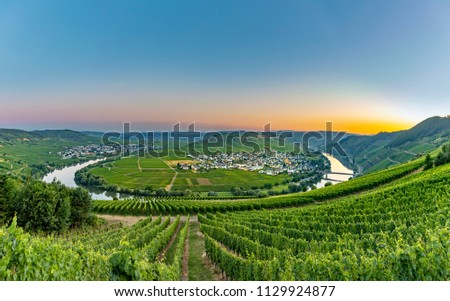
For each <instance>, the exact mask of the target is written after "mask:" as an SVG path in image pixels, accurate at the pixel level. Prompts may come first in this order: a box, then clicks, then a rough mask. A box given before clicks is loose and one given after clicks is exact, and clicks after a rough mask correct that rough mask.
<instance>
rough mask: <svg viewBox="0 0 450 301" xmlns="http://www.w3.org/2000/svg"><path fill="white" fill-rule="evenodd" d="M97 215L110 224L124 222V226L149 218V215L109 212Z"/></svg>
mask: <svg viewBox="0 0 450 301" xmlns="http://www.w3.org/2000/svg"><path fill="white" fill-rule="evenodd" d="M97 216H98V217H100V218H103V219H104V220H105V221H106V223H107V224H108V225H111V224H118V223H122V225H124V226H133V225H134V224H136V223H137V222H138V221H140V220H143V219H146V218H148V216H125V215H108V214H97Z"/></svg>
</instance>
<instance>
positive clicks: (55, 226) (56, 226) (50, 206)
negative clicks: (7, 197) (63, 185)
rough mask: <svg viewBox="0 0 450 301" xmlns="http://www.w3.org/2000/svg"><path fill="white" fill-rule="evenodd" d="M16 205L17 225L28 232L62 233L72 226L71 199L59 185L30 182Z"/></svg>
mask: <svg viewBox="0 0 450 301" xmlns="http://www.w3.org/2000/svg"><path fill="white" fill-rule="evenodd" d="M14 203H15V204H14V205H15V211H16V214H17V223H18V225H19V226H21V227H23V228H24V229H25V230H27V231H44V232H53V231H55V232H62V231H65V230H66V229H67V228H68V227H69V225H70V198H69V197H68V196H67V195H66V194H65V192H64V191H62V190H60V189H58V187H57V185H53V184H50V185H48V184H45V183H44V182H41V181H30V182H28V183H26V184H25V185H24V187H23V189H21V191H20V192H19V193H18V194H17V195H16V197H15V202H14Z"/></svg>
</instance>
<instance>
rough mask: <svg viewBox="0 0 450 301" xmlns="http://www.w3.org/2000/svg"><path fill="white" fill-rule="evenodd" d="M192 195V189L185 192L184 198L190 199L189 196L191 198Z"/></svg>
mask: <svg viewBox="0 0 450 301" xmlns="http://www.w3.org/2000/svg"><path fill="white" fill-rule="evenodd" d="M191 195H192V190H190V189H185V190H184V191H183V196H186V197H189V196H191Z"/></svg>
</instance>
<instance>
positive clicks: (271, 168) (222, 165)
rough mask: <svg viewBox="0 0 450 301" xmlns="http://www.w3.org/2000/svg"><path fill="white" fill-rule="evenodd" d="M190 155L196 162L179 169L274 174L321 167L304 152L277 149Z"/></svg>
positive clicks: (181, 165)
mask: <svg viewBox="0 0 450 301" xmlns="http://www.w3.org/2000/svg"><path fill="white" fill-rule="evenodd" d="M189 157H190V158H191V159H192V161H193V162H194V163H180V164H179V165H178V168H179V169H182V170H191V171H194V172H196V171H200V172H201V171H208V170H211V169H239V170H246V171H255V172H259V173H261V174H267V175H272V176H276V175H279V174H282V173H287V174H293V173H299V172H306V171H317V170H318V169H321V168H319V166H318V165H316V164H313V163H312V162H311V161H309V160H308V159H307V158H306V157H305V156H304V155H303V154H295V155H289V154H287V153H285V152H277V151H270V152H267V151H266V152H264V151H261V152H236V153H231V154H228V153H216V154H213V155H210V156H208V155H204V154H202V155H198V156H191V155H189Z"/></svg>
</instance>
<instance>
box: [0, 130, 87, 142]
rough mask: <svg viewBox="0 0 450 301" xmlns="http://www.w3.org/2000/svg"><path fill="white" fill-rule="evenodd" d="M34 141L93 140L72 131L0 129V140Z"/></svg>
mask: <svg viewBox="0 0 450 301" xmlns="http://www.w3.org/2000/svg"><path fill="white" fill-rule="evenodd" d="M24 139H25V140H36V139H38V140H39V139H66V140H71V141H78V142H89V141H94V140H95V139H94V138H93V137H91V136H89V135H86V134H83V133H80V132H76V131H72V130H40V131H24V130H17V129H0V140H3V141H11V140H24Z"/></svg>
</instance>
